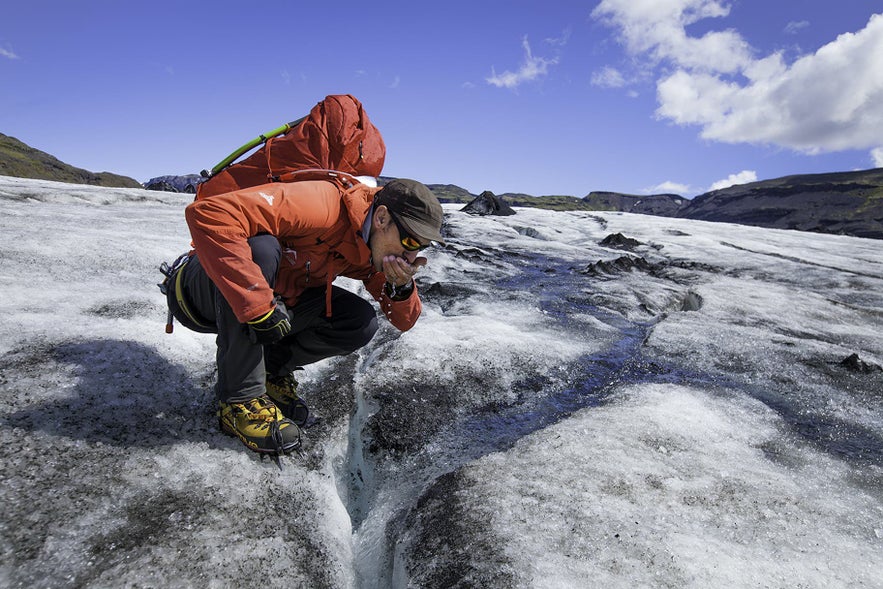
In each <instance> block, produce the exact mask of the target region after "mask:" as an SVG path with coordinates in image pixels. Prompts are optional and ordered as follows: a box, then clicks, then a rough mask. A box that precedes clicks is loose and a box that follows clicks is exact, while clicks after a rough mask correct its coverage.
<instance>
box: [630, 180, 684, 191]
mask: <svg viewBox="0 0 883 589" xmlns="http://www.w3.org/2000/svg"><path fill="white" fill-rule="evenodd" d="M691 191H692V189H691V188H690V186H689V185H688V184H681V183H680V182H672V181H671V180H666V181H665V182H663V183H661V184H657V185H656V186H651V187H650V188H645V189H644V190H643V191H642V192H643V193H644V194H689V193H690V192H691Z"/></svg>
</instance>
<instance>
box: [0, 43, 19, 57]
mask: <svg viewBox="0 0 883 589" xmlns="http://www.w3.org/2000/svg"><path fill="white" fill-rule="evenodd" d="M8 47H9V46H8V45H7V46H6V47H0V57H5V58H6V59H21V58H20V57H19V56H18V55H16V54H15V52H14V51H13V50H12V49H9V48H8Z"/></svg>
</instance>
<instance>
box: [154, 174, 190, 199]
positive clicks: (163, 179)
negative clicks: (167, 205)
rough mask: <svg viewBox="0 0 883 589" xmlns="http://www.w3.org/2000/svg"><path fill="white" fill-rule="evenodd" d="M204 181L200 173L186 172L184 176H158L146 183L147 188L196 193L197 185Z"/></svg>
mask: <svg viewBox="0 0 883 589" xmlns="http://www.w3.org/2000/svg"><path fill="white" fill-rule="evenodd" d="M202 181H203V177H202V176H200V175H199V174H185V175H183V176H174V175H168V176H157V177H156V178H151V179H150V180H148V181H147V182H145V183H144V188H146V189H147V190H164V191H166V192H186V193H188V194H196V187H197V186H198V185H199V183H200V182H202Z"/></svg>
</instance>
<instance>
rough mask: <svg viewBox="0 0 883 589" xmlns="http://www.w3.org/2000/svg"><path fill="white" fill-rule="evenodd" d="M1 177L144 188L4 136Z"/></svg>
mask: <svg viewBox="0 0 883 589" xmlns="http://www.w3.org/2000/svg"><path fill="white" fill-rule="evenodd" d="M0 175H2V176H13V177H16V178H35V179H38V180H55V181H56V182H69V183H71V184H88V185H91V186H113V187H117V188H141V187H142V186H141V183H140V182H138V181H137V180H135V179H134V178H129V177H127V176H120V175H118V174H111V173H110V172H98V173H95V172H90V171H88V170H84V169H82V168H75V167H74V166H71V165H69V164H66V163H64V162H62V161H60V160H58V159H57V158H55V157H53V156H51V155H49V154H48V153H45V152H43V151H40V150H39V149H34V148H33V147H30V146H29V145H27V144H26V143H23V142H21V141H19V140H18V139H16V138H15V137H9V136H8V135H4V134H2V133H0Z"/></svg>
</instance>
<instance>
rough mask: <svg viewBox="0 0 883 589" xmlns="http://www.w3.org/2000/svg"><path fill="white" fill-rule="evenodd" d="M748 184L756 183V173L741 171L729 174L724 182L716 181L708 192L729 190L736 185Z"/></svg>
mask: <svg viewBox="0 0 883 589" xmlns="http://www.w3.org/2000/svg"><path fill="white" fill-rule="evenodd" d="M749 182H757V172H755V171H754V170H742V171H741V172H739V173H738V174H730V175H729V176H727V177H726V178H725V179H724V180H718V181H717V182H715V183H714V184H712V185H711V188H709V189H708V191H709V192H711V191H712V190H720V189H722V188H729V187H730V186H735V185H737V184H748V183H749Z"/></svg>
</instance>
